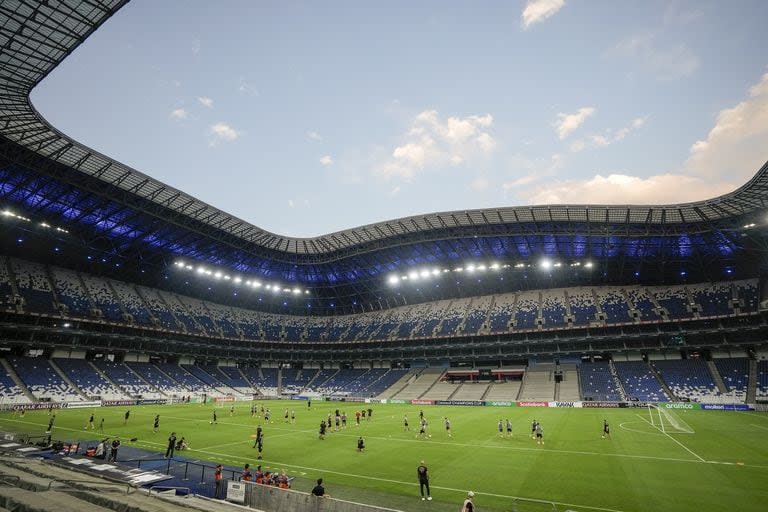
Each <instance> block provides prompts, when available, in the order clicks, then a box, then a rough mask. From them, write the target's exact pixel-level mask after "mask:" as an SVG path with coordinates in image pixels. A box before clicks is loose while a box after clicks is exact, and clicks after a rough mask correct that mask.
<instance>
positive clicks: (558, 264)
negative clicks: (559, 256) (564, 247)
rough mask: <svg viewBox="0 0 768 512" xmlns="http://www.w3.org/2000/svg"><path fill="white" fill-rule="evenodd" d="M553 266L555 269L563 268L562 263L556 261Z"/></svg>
mask: <svg viewBox="0 0 768 512" xmlns="http://www.w3.org/2000/svg"><path fill="white" fill-rule="evenodd" d="M554 266H555V267H562V266H563V264H562V263H560V262H559V261H558V262H557V263H555V264H554Z"/></svg>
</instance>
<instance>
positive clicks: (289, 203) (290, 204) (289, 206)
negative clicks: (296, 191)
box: [288, 199, 296, 208]
mask: <svg viewBox="0 0 768 512" xmlns="http://www.w3.org/2000/svg"><path fill="white" fill-rule="evenodd" d="M294 206H296V203H294V202H293V199H289V200H288V208H293V207H294Z"/></svg>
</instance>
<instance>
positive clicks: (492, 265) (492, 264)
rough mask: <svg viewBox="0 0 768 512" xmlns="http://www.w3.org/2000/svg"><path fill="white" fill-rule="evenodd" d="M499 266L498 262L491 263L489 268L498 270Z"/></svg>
mask: <svg viewBox="0 0 768 512" xmlns="http://www.w3.org/2000/svg"><path fill="white" fill-rule="evenodd" d="M500 268H501V265H499V264H498V263H491V269H493V270H499V269H500Z"/></svg>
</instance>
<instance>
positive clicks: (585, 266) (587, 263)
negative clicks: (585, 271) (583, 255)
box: [584, 261, 594, 268]
mask: <svg viewBox="0 0 768 512" xmlns="http://www.w3.org/2000/svg"><path fill="white" fill-rule="evenodd" d="M593 266H594V264H593V263H592V262H591V261H588V262H586V263H585V264H584V268H592V267H593Z"/></svg>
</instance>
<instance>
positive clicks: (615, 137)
mask: <svg viewBox="0 0 768 512" xmlns="http://www.w3.org/2000/svg"><path fill="white" fill-rule="evenodd" d="M645 122H646V118H644V117H638V118H635V119H633V120H632V122H631V123H629V125H627V126H624V127H623V128H619V129H618V130H616V131H615V132H612V131H607V132H605V135H600V134H593V135H589V136H588V137H587V140H584V139H578V140H575V141H573V142H572V143H571V145H570V150H571V151H572V152H574V153H578V152H579V151H582V150H584V149H586V148H588V147H590V148H600V147H603V146H609V145H611V144H613V143H614V142H619V141H621V140H624V139H625V138H626V137H627V135H629V134H630V133H632V132H633V131H635V130H637V129H638V128H642V127H643V126H644V125H645Z"/></svg>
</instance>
